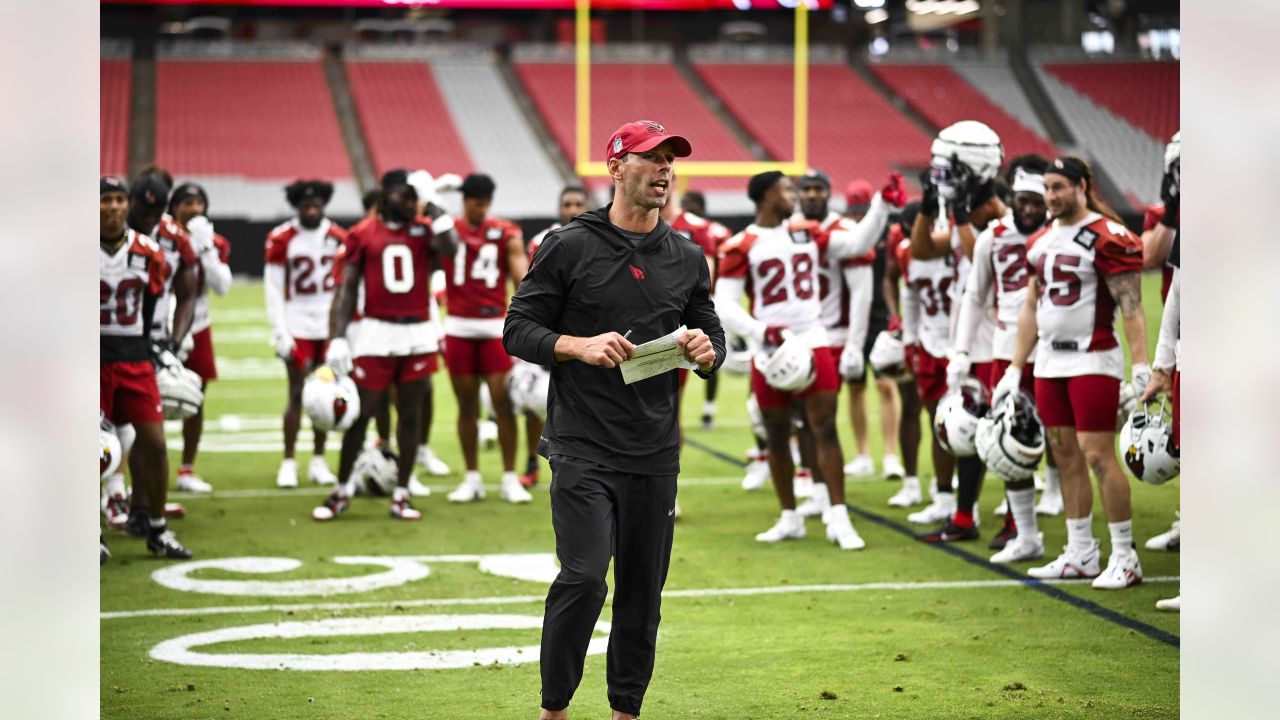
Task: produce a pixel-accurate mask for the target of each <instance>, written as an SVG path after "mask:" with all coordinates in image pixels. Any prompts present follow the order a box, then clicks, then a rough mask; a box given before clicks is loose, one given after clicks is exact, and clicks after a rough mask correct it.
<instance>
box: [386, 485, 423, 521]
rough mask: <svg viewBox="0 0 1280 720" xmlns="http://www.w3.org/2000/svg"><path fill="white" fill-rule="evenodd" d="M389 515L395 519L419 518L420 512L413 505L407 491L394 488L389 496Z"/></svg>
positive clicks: (420, 517) (420, 516)
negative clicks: (393, 491)
mask: <svg viewBox="0 0 1280 720" xmlns="http://www.w3.org/2000/svg"><path fill="white" fill-rule="evenodd" d="M391 517H393V518H395V519H396V520H421V519H422V513H421V512H419V511H418V510H417V508H415V507H414V506H413V501H412V500H410V499H409V493H408V491H403V492H402V491H400V490H396V492H395V494H394V495H392V497H391Z"/></svg>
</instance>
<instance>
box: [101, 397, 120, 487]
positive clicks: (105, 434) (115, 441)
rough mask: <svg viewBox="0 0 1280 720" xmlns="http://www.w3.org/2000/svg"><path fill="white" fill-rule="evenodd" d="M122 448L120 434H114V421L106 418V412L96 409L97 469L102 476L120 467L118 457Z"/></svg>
mask: <svg viewBox="0 0 1280 720" xmlns="http://www.w3.org/2000/svg"><path fill="white" fill-rule="evenodd" d="M123 456H124V450H123V449H122V448H121V446H120V436H119V435H117V434H116V426H115V423H112V422H111V421H110V420H108V419H107V415H106V413H104V412H102V411H101V410H99V411H98V470H99V471H100V472H101V473H102V477H103V478H105V477H106V476H108V475H110V474H111V473H113V472H115V471H116V468H118V467H120V458H121V457H123Z"/></svg>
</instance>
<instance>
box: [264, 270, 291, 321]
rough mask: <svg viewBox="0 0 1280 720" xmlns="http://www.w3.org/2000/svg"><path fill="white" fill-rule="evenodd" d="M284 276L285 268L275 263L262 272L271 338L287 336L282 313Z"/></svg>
mask: <svg viewBox="0 0 1280 720" xmlns="http://www.w3.org/2000/svg"><path fill="white" fill-rule="evenodd" d="M285 274H286V270H285V267H284V266H283V265H277V264H275V263H269V264H267V266H266V267H265V268H264V270H263V276H262V280H263V282H262V289H263V292H264V293H265V294H266V297H267V320H268V321H269V322H270V323H271V335H272V337H280V336H282V335H288V334H289V325H288V323H287V322H286V321H285V313H284V286H285V280H286V278H285Z"/></svg>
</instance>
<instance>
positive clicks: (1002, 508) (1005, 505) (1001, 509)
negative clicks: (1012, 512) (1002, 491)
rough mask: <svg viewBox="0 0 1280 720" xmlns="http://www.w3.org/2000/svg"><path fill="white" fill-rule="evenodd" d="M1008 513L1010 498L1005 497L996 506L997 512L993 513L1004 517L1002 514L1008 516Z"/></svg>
mask: <svg viewBox="0 0 1280 720" xmlns="http://www.w3.org/2000/svg"><path fill="white" fill-rule="evenodd" d="M1008 514H1009V498H1005V499H1003V500H1001V501H1000V504H999V505H997V506H996V510H995V512H993V513H992V515H995V516H996V517H1002V516H1007V515H1008Z"/></svg>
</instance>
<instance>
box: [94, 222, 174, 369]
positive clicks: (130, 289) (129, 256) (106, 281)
mask: <svg viewBox="0 0 1280 720" xmlns="http://www.w3.org/2000/svg"><path fill="white" fill-rule="evenodd" d="M125 235H126V236H125V240H124V242H123V243H122V244H121V245H120V249H119V250H117V251H116V252H115V253H114V254H107V251H106V250H102V249H101V248H99V250H98V337H99V345H98V362H99V363H100V364H106V363H110V362H133V361H137V360H146V359H147V358H148V357H149V355H150V353H149V348H150V342H149V341H148V333H147V328H146V327H145V326H144V320H145V319H144V318H143V312H142V305H143V301H144V300H145V298H146V296H148V295H150V296H153V297H154V296H160V295H162V294H163V293H164V292H165V285H166V284H167V283H168V280H169V264H168V263H167V262H166V261H165V259H164V252H163V251H162V250H161V249H160V246H159V245H157V244H156V243H155V242H153V241H152V240H151V238H149V237H147V236H146V235H143V234H141V233H137V232H134V231H133V230H126V231H125Z"/></svg>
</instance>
